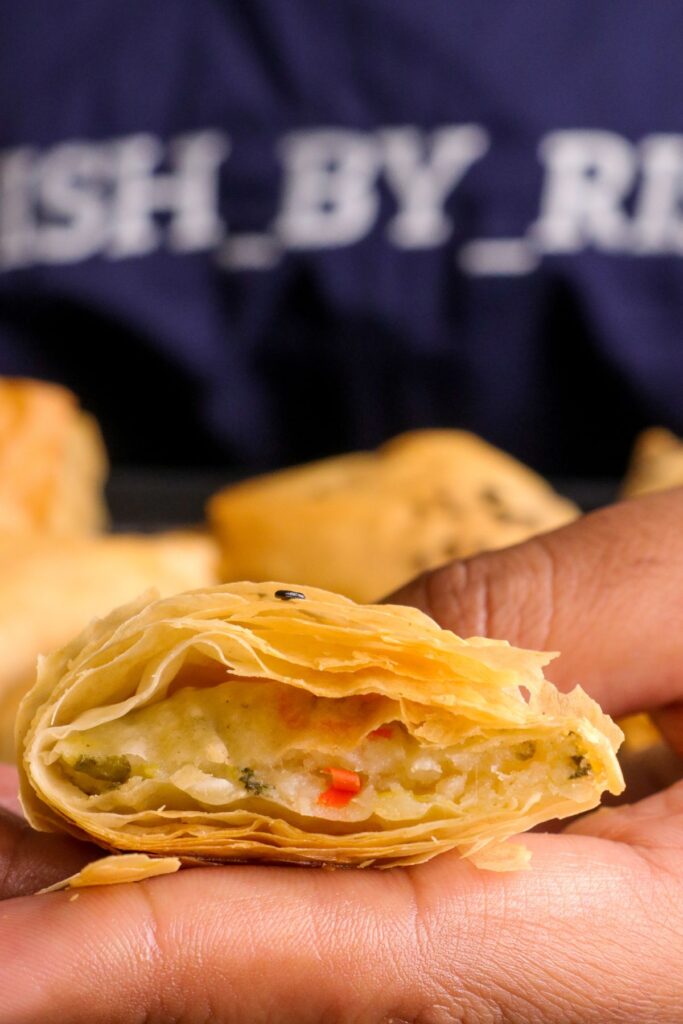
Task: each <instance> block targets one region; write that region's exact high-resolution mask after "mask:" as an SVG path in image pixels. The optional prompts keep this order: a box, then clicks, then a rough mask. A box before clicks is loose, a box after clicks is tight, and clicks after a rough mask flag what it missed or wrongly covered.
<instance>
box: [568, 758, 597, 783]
mask: <svg viewBox="0 0 683 1024" xmlns="http://www.w3.org/2000/svg"><path fill="white" fill-rule="evenodd" d="M569 760H570V761H571V762H572V764H573V765H574V766H575V767H574V771H573V772H572V774H571V775H570V776H569V778H570V779H582V778H583V777H584V776H585V775H590V774H591V772H592V771H593V769H592V768H591V763H590V761H589V760H588V758H587V757H584V755H583V754H572V756H571V757H570V758H569Z"/></svg>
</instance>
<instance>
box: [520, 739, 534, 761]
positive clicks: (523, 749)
mask: <svg viewBox="0 0 683 1024" xmlns="http://www.w3.org/2000/svg"><path fill="white" fill-rule="evenodd" d="M535 753H536V744H535V743H534V741H533V740H525V741H524V743H520V744H519V746H517V747H515V757H516V758H517V760H518V761H530V760H531V758H532V757H533V756H534V754H535Z"/></svg>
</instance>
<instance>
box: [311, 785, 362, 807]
mask: <svg viewBox="0 0 683 1024" xmlns="http://www.w3.org/2000/svg"><path fill="white" fill-rule="evenodd" d="M354 796H355V793H351V792H349V790H348V789H335V788H334V786H330V788H329V789H326V790H325V792H324V793H321V794H320V796H319V797H318V803H319V804H323V806H324V807H346V805H347V804H348V803H350V802H351V800H353V798H354Z"/></svg>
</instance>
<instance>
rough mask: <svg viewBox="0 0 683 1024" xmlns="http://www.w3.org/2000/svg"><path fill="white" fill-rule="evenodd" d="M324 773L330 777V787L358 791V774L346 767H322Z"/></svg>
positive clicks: (345, 791)
mask: <svg viewBox="0 0 683 1024" xmlns="http://www.w3.org/2000/svg"><path fill="white" fill-rule="evenodd" d="M323 771H324V772H325V774H326V775H330V776H331V777H332V789H341V790H342V792H344V793H359V792H360V785H361V783H360V775H359V774H358V772H352V771H350V770H349V769H348V768H323Z"/></svg>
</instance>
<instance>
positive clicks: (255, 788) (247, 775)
mask: <svg viewBox="0 0 683 1024" xmlns="http://www.w3.org/2000/svg"><path fill="white" fill-rule="evenodd" d="M240 782H241V783H242V785H243V786H244V788H245V789H246V791H247V793H253V794H254V796H261V794H262V793H265V791H266V790H267V789H270V786H268V785H267V784H266V783H265V782H259V780H258V779H257V778H256V777H255V775H254V769H253V768H243V769H242V771H241V772H240Z"/></svg>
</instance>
